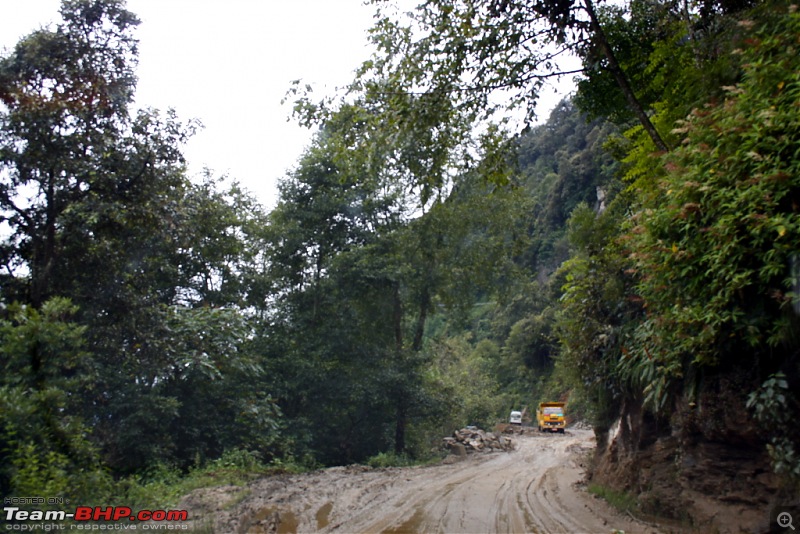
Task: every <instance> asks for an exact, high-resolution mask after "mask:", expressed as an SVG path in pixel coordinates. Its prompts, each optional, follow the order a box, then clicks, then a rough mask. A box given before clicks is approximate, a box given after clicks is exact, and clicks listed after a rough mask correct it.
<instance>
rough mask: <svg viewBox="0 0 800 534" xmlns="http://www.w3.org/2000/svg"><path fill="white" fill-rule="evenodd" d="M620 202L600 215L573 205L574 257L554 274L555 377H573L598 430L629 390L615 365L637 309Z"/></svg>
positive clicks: (582, 206)
mask: <svg viewBox="0 0 800 534" xmlns="http://www.w3.org/2000/svg"><path fill="white" fill-rule="evenodd" d="M622 200H623V199H622V198H618V200H617V202H615V203H614V204H613V205H612V206H611V208H610V209H609V210H607V211H605V212H603V213H602V214H599V215H598V214H596V213H595V212H594V211H593V210H591V209H590V208H589V207H588V206H586V205H585V204H583V205H579V206H578V207H577V208H576V209H575V211H574V212H573V213H572V217H571V218H570V220H569V225H568V227H569V230H568V234H569V239H570V243H572V245H573V247H574V250H573V256H572V258H571V259H569V260H568V261H566V262H564V263H563V264H562V266H561V269H560V272H559V273H558V274H557V275H556V278H557V279H562V280H563V281H564V285H563V287H562V291H563V294H562V296H561V298H560V305H559V310H558V312H557V314H558V315H557V319H556V330H557V332H558V337H559V339H560V340H561V353H560V355H559V358H558V368H559V373H558V374H557V375H556V376H557V377H558V378H559V379H562V380H567V381H569V380H570V379H571V380H573V381H574V382H572V384H573V387H575V388H576V389H577V390H578V391H579V392H580V396H581V397H583V399H588V400H589V402H590V403H591V405H592V406H593V409H591V413H590V414H589V415H590V417H591V419H592V420H593V422H594V424H596V425H597V426H598V427H600V428H607V425H609V424H610V423H611V418H613V414H614V412H615V409H616V407H617V406H618V404H619V402H620V400H621V398H622V396H623V394H624V393H625V388H624V384H623V383H622V381H621V380H620V377H619V376H618V374H617V372H616V365H617V361H618V360H619V358H620V356H621V354H622V351H623V346H624V344H625V343H626V341H625V340H626V338H627V337H628V331H629V330H630V325H631V324H635V322H636V319H637V316H638V313H639V311H638V306H637V305H636V303H635V302H631V301H630V300H629V299H628V295H629V290H630V280H629V279H628V277H627V276H626V275H625V273H624V269H625V266H626V264H625V261H624V258H623V257H622V256H621V255H620V254H619V251H618V249H617V247H616V246H615V244H614V240H615V239H616V237H617V232H618V226H617V224H618V221H619V218H620V211H621V210H620V207H621V206H622ZM568 383H569V382H568Z"/></svg>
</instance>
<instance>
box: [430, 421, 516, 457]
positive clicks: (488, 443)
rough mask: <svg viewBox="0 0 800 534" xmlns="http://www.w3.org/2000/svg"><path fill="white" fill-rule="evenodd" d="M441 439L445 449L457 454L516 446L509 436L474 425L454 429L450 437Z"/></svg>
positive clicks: (508, 448)
mask: <svg viewBox="0 0 800 534" xmlns="http://www.w3.org/2000/svg"><path fill="white" fill-rule="evenodd" d="M442 441H443V443H442V446H443V447H444V448H445V449H447V450H449V451H450V452H451V453H452V454H455V455H458V456H465V455H467V454H468V453H472V452H495V451H497V452H500V451H511V450H514V448H515V446H516V445H515V443H514V440H513V439H511V438H507V437H505V436H502V435H498V434H495V433H494V432H485V431H483V430H481V429H479V428H474V427H467V428H462V429H461V430H456V431H455V432H453V436H452V437H447V438H444V440H442Z"/></svg>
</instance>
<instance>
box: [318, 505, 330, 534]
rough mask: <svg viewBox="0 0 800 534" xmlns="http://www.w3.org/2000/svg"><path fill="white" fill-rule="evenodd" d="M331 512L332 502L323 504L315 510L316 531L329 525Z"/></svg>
mask: <svg viewBox="0 0 800 534" xmlns="http://www.w3.org/2000/svg"><path fill="white" fill-rule="evenodd" d="M331 510H333V503H332V502H328V503H325V504H324V505H322V507H321V508H320V509H319V510H317V515H316V517H317V530H322V529H323V528H325V527H327V526H328V523H330V515H331Z"/></svg>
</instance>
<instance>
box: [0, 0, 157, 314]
mask: <svg viewBox="0 0 800 534" xmlns="http://www.w3.org/2000/svg"><path fill="white" fill-rule="evenodd" d="M61 14H62V17H63V19H64V22H63V24H62V25H59V26H58V28H57V29H56V30H39V31H37V32H34V33H33V34H31V35H29V36H28V37H26V38H25V39H23V40H22V41H21V42H20V43H19V44H18V45H17V46H16V48H15V49H14V51H13V53H12V54H11V55H10V56H9V57H7V58H3V59H2V61H0V100H1V101H2V103H3V106H4V109H3V110H2V111H3V112H2V114H0V165H2V168H3V170H4V172H3V178H2V185H1V186H0V210H2V220H3V221H4V222H6V223H7V224H8V225H9V227H10V232H11V236H10V238H9V239H8V240H7V243H8V244H9V245H7V246H6V247H4V254H3V256H4V257H3V263H4V265H5V267H6V270H7V271H8V272H11V273H16V272H19V270H20V269H27V271H28V273H29V278H28V283H27V287H25V288H24V291H25V294H24V295H20V296H24V297H25V298H26V299H28V298H29V299H30V301H31V302H32V303H33V304H34V305H35V306H39V305H41V304H42V303H43V302H44V301H45V300H46V299H47V298H48V297H49V296H52V295H53V294H54V288H53V283H54V281H55V280H57V279H58V277H57V276H56V275H55V272H54V271H55V270H56V269H57V267H58V265H59V263H60V261H61V256H62V255H63V243H62V241H63V236H62V234H61V228H62V225H63V221H62V218H63V216H64V214H65V212H67V210H68V209H69V208H70V206H71V205H73V204H74V203H75V202H78V201H81V200H83V199H85V198H86V197H87V196H88V195H90V194H91V192H92V190H93V189H94V188H95V187H96V186H97V185H98V183H99V182H102V181H103V180H104V179H105V178H106V177H105V172H103V163H104V162H105V160H106V158H108V153H109V150H110V149H111V148H112V147H113V146H114V144H115V143H116V141H117V139H118V136H119V135H120V133H121V132H122V130H123V128H125V127H126V125H127V123H128V115H127V106H128V104H129V103H130V102H131V101H132V98H133V88H134V83H135V77H134V74H133V66H134V65H135V52H136V41H135V40H134V39H133V38H132V37H131V34H130V30H131V29H132V28H133V27H135V26H136V25H137V24H138V20H137V19H136V17H135V16H134V15H133V14H132V13H130V12H129V11H127V10H125V9H124V3H123V2H122V1H121V0H105V1H99V0H75V1H65V2H64V4H63V6H62V10H61ZM145 167H146V166H145ZM145 167H143V168H142V169H141V170H144V168H145ZM133 178H134V176H131V179H133ZM29 195H32V196H30V198H28V196H29Z"/></svg>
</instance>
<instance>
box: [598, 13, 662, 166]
mask: <svg viewBox="0 0 800 534" xmlns="http://www.w3.org/2000/svg"><path fill="white" fill-rule="evenodd" d="M583 4H584V7H585V9H586V12H587V13H588V14H589V20H590V24H591V27H592V30H593V32H594V38H595V39H596V40H597V43H598V44H599V45H600V49H601V50H602V51H603V55H605V56H606V59H607V60H608V69H609V70H610V71H611V75H612V76H614V80H616V82H617V85H618V86H619V88H620V90H621V91H622V94H623V95H625V100H627V101H628V105H629V106H630V108H631V110H632V111H633V112H634V114H635V115H636V118H638V119H639V122H640V123H641V124H642V126H643V127H644V129H645V131H646V132H647V134H648V135H649V136H650V139H652V140H653V143H655V145H656V146H657V147H658V149H659V150H662V151H664V152H669V147H668V146H667V143H666V142H665V141H664V139H662V137H661V135H660V134H659V133H658V130H656V128H655V126H653V123H652V122H650V118H649V117H648V116H647V112H645V110H644V108H643V107H642V103H641V102H639V99H638V98H637V97H636V93H634V92H633V88H631V84H630V82H629V81H628V77H627V76H626V75H625V72H624V71H623V70H622V67H620V65H619V62H618V61H617V57H616V55H614V50H613V49H612V48H611V44H610V43H609V42H608V38H607V37H606V34H605V32H604V31H603V27H602V26H601V25H600V21H599V20H598V19H597V13H595V11H594V5H593V4H592V0H583Z"/></svg>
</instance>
